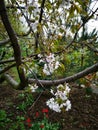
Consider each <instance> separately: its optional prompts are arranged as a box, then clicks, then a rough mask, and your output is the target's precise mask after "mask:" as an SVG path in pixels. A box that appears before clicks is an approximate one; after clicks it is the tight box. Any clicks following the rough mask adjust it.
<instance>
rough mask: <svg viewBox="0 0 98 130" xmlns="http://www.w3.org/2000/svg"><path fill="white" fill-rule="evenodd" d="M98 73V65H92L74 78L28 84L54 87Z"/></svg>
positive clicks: (31, 80) (37, 81) (34, 80)
mask: <svg viewBox="0 0 98 130" xmlns="http://www.w3.org/2000/svg"><path fill="white" fill-rule="evenodd" d="M97 71H98V63H96V64H94V65H92V66H91V67H88V68H87V69H85V70H83V71H81V72H79V73H77V74H74V75H72V76H69V77H67V78H62V79H57V80H53V81H51V80H36V79H28V83H30V84H31V83H37V84H38V85H40V84H39V83H41V84H42V85H44V86H47V87H48V86H53V85H58V84H63V83H65V82H73V81H75V80H77V79H80V78H82V77H84V76H86V75H88V74H90V73H93V72H97Z"/></svg>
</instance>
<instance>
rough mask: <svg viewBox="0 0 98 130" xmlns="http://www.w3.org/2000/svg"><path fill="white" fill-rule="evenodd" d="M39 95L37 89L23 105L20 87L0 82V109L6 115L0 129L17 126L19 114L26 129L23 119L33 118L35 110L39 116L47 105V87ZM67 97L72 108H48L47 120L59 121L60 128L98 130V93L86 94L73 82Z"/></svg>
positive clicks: (63, 129)
mask: <svg viewBox="0 0 98 130" xmlns="http://www.w3.org/2000/svg"><path fill="white" fill-rule="evenodd" d="M39 95H40V93H33V98H34V100H35V102H34V103H32V104H29V105H27V104H26V105H27V106H26V105H25V103H26V102H27V101H26V100H27V98H26V96H28V95H27V94H26V93H24V91H18V90H14V89H12V88H11V86H9V85H6V84H5V85H0V110H5V111H6V114H7V116H6V118H8V119H10V121H7V122H8V123H7V122H6V121H5V122H4V123H5V124H1V125H0V127H1V128H0V130H1V129H2V130H21V128H20V126H19V125H17V123H18V122H19V121H22V118H20V117H24V118H23V123H24V124H25V128H26V130H29V128H28V126H27V124H26V119H27V118H28V117H29V118H30V119H31V120H32V122H34V121H35V120H36V117H35V113H36V112H39V113H40V120H41V119H42V118H43V115H42V113H41V112H42V109H43V108H48V107H47V106H46V101H47V100H48V99H49V98H50V97H51V95H50V94H49V93H48V92H47V91H46V92H43V93H42V94H41V95H40V96H39ZM32 100H33V99H32ZM70 100H71V103H72V109H71V110H70V111H68V112H63V113H56V112H54V111H52V110H50V109H49V115H48V116H49V117H48V118H49V121H50V122H52V123H53V122H57V123H58V122H59V123H60V130H98V94H95V93H90V94H89V95H88V94H87V92H86V89H84V88H80V87H79V86H73V88H72V91H71V94H70ZM23 103H24V104H23ZM21 104H22V105H23V106H22V105H21ZM17 117H19V120H18V118H17ZM1 118H2V116H1ZM6 118H5V120H6ZM12 123H13V125H12ZM16 125H17V127H16V128H15V126H16Z"/></svg>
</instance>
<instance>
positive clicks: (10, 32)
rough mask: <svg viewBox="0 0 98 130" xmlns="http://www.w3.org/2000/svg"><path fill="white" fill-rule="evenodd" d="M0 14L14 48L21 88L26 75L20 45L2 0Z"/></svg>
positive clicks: (0, 1)
mask: <svg viewBox="0 0 98 130" xmlns="http://www.w3.org/2000/svg"><path fill="white" fill-rule="evenodd" d="M0 15H1V19H2V21H3V24H4V26H5V29H6V31H7V33H8V35H9V38H10V41H11V43H12V44H11V45H12V47H13V50H14V58H15V61H16V66H17V71H18V75H19V78H20V85H19V86H20V89H23V88H24V87H26V85H27V80H26V77H25V74H24V70H23V68H22V60H21V50H20V46H19V44H18V40H17V36H16V34H15V32H14V30H13V28H12V26H11V24H10V21H9V19H8V15H7V12H6V7H5V3H4V0H0Z"/></svg>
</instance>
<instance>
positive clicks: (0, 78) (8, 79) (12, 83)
mask: <svg viewBox="0 0 98 130" xmlns="http://www.w3.org/2000/svg"><path fill="white" fill-rule="evenodd" d="M2 79H3V80H6V81H7V82H8V83H9V84H10V85H11V86H12V87H13V88H15V89H18V87H19V84H18V83H17V82H16V81H15V80H14V79H13V78H12V77H11V76H9V75H8V74H3V75H2V76H1V77H0V81H1V80H2Z"/></svg>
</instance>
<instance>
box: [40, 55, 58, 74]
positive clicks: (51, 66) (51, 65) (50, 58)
mask: <svg viewBox="0 0 98 130" xmlns="http://www.w3.org/2000/svg"><path fill="white" fill-rule="evenodd" d="M39 57H40V58H41V55H39ZM40 62H43V63H44V68H43V72H44V73H45V74H46V75H51V74H52V73H53V72H54V71H55V70H56V69H57V68H58V67H59V65H60V63H59V61H57V60H56V59H55V57H54V54H52V53H50V54H49V55H46V56H45V58H43V59H41V60H40Z"/></svg>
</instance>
